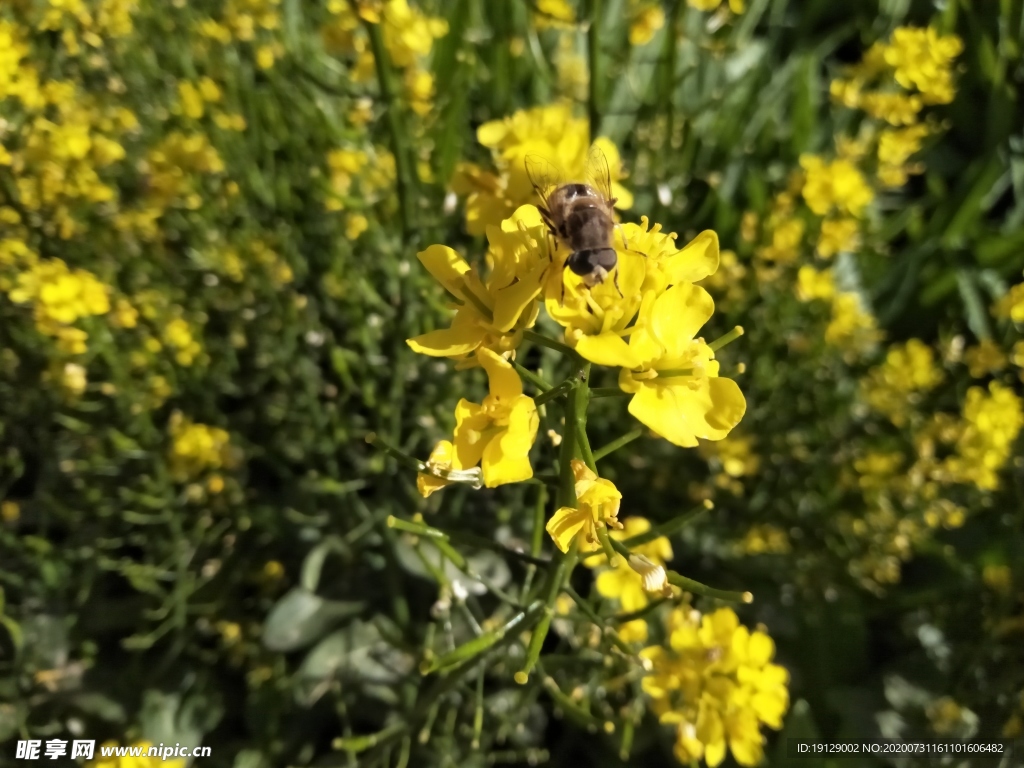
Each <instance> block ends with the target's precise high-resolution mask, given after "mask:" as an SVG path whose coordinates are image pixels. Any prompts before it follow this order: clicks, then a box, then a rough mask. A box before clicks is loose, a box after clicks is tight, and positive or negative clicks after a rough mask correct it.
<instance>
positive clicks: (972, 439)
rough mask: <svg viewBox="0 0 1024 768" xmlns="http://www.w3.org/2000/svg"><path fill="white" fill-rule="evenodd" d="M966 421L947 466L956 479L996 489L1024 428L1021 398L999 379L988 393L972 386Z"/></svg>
mask: <svg viewBox="0 0 1024 768" xmlns="http://www.w3.org/2000/svg"><path fill="white" fill-rule="evenodd" d="M963 420H964V428H963V431H962V432H961V434H960V436H959V438H958V439H957V442H956V454H955V455H954V456H951V457H949V458H948V459H947V460H946V462H945V469H946V470H947V471H948V472H949V475H950V477H951V478H952V479H953V480H954V481H955V482H960V483H973V484H974V485H975V486H977V488H978V489H980V490H982V491H994V490H996V489H997V488H998V487H999V474H998V473H999V470H1001V469H1002V468H1003V466H1004V465H1005V464H1006V462H1007V460H1008V459H1009V458H1010V455H1011V453H1012V451H1013V444H1014V441H1015V440H1016V439H1017V435H1018V434H1020V430H1021V427H1024V409H1022V404H1021V399H1020V397H1019V396H1018V395H1017V394H1016V393H1014V391H1013V390H1012V389H1010V388H1009V387H1006V386H1004V385H1002V384H1000V383H999V382H998V381H993V382H991V383H990V384H989V386H988V392H987V393H986V391H985V390H984V389H982V388H981V387H971V388H970V389H969V390H967V397H966V399H965V401H964V407H963Z"/></svg>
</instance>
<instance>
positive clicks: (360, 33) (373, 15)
mask: <svg viewBox="0 0 1024 768" xmlns="http://www.w3.org/2000/svg"><path fill="white" fill-rule="evenodd" d="M354 7H355V9H356V10H353V3H351V2H349V0H330V2H329V3H328V4H327V10H328V11H329V12H330V14H331V20H330V22H329V23H328V24H327V25H326V26H325V27H324V28H323V30H322V35H323V38H324V42H325V44H326V46H327V48H328V50H330V51H331V52H332V53H335V54H339V55H345V56H351V57H353V59H354V61H353V63H352V68H351V72H352V76H353V78H354V79H355V81H356V82H359V83H365V82H367V81H369V80H371V79H372V78H373V77H374V74H375V61H374V58H373V46H372V44H371V41H370V40H369V39H368V37H367V35H366V34H365V31H364V30H363V29H362V26H363V25H364V24H374V25H379V26H380V29H381V35H382V37H383V42H384V46H385V48H386V49H387V52H388V54H389V57H390V59H391V63H392V64H393V65H394V66H396V67H397V68H398V69H399V71H400V72H401V73H402V82H403V84H404V88H405V98H406V101H407V102H408V104H409V106H410V108H411V109H412V110H413V112H415V113H416V114H418V115H420V116H425V115H427V114H428V113H429V112H430V111H431V109H432V108H433V99H434V76H433V75H432V74H431V72H430V71H429V69H427V68H426V67H425V66H424V61H425V59H426V58H427V56H429V55H430V51H431V48H432V47H433V44H434V41H435V40H437V39H440V38H442V37H444V36H445V35H447V34H448V23H447V22H446V21H445V20H444V19H441V18H435V17H432V16H427V15H425V14H424V13H423V12H422V11H420V10H419V9H417V8H415V7H413V6H410V5H409V3H408V1H407V0H374V1H370V0H360V2H357V3H355V4H354Z"/></svg>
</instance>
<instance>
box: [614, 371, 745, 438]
mask: <svg viewBox="0 0 1024 768" xmlns="http://www.w3.org/2000/svg"><path fill="white" fill-rule="evenodd" d="M690 382H692V379H691V377H678V378H672V379H652V380H650V381H645V382H643V383H642V384H641V386H640V389H639V391H638V392H637V393H636V394H635V395H633V398H632V399H631V400H630V401H629V412H630V413H631V414H633V416H634V417H635V418H636V419H637V420H638V421H640V422H641V423H642V424H645V425H646V426H648V427H650V429H651V430H652V431H653V432H655V433H656V434H658V435H660V436H661V437H664V438H665V439H666V440H668V441H669V442H670V443H673V444H674V445H678V446H680V447H683V448H694V447H696V446H697V438H698V437H699V438H703V439H705V440H721V439H722V438H723V437H725V436H726V435H728V434H729V430H730V429H732V427H734V426H735V425H736V424H737V423H738V422H739V420H740V418H741V417H742V416H743V413H744V411H745V409H746V401H744V400H743V395H742V393H741V392H740V391H739V387H737V386H736V383H735V382H733V381H731V380H730V379H719V378H712V379H708V378H705V379H702V380H698V381H696V382H695V386H694V388H691V387H690V386H688V383H690ZM729 385H732V386H731V387H730V386H729Z"/></svg>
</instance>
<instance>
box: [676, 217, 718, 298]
mask: <svg viewBox="0 0 1024 768" xmlns="http://www.w3.org/2000/svg"><path fill="white" fill-rule="evenodd" d="M718 260H719V252H718V235H717V234H715V232H714V231H712V230H710V229H706V230H704V231H703V232H701V233H700V234H699V235H697V236H696V237H695V238H693V240H691V241H690V242H689V243H687V244H686V246H684V247H683V249H682V250H681V251H679V252H678V253H675V254H673V255H672V256H670V257H669V258H668V259H666V260H665V264H664V270H665V274H666V276H667V277H668V282H669V285H678V284H680V283H696V282H697V281H698V280H703V279H704V278H705V277H707V276H708V275H713V274H715V272H717V271H718Z"/></svg>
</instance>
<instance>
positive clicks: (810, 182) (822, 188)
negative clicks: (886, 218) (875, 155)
mask: <svg viewBox="0 0 1024 768" xmlns="http://www.w3.org/2000/svg"><path fill="white" fill-rule="evenodd" d="M800 166H801V167H802V168H803V169H804V173H805V174H806V180H805V181H804V186H803V196H804V200H805V201H806V202H807V207H808V208H810V209H811V210H812V211H813V212H814V213H816V214H817V215H819V216H825V215H827V214H829V213H831V212H832V211H833V210H837V211H839V212H840V213H846V214H849V215H851V216H855V217H858V218H859V217H860V216H862V215H863V214H864V209H865V208H866V207H867V206H868V205H869V204H870V203H871V201H872V200H873V199H874V196H875V195H874V192H873V191H872V190H871V187H870V186H868V183H867V181H866V180H865V179H864V176H863V174H862V173H861V172H860V170H858V168H857V167H856V166H855V165H854V164H853V163H852V162H851V161H849V160H845V159H842V158H840V159H837V160H833V161H832V162H830V163H826V162H825V160H824V159H822V158H820V157H817V156H816V155H802V156H801V157H800Z"/></svg>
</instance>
